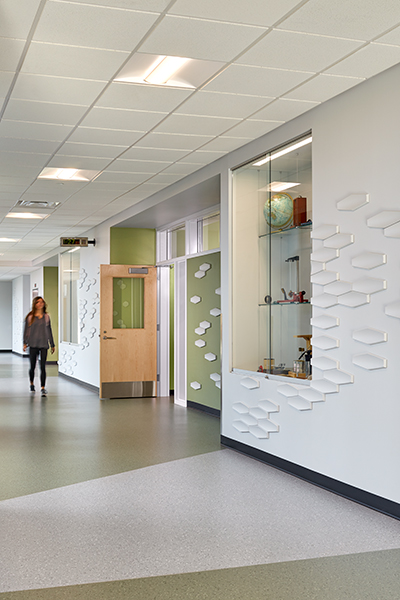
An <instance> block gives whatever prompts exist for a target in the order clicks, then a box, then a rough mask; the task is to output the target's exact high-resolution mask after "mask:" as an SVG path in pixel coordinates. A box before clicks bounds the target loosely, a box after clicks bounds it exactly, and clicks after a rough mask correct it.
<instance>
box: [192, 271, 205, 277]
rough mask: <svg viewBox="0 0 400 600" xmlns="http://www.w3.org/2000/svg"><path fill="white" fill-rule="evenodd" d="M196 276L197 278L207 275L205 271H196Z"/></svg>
mask: <svg viewBox="0 0 400 600" xmlns="http://www.w3.org/2000/svg"><path fill="white" fill-rule="evenodd" d="M194 276H195V277H196V279H203V277H205V276H206V274H205V272H204V271H196V273H195V274H194Z"/></svg>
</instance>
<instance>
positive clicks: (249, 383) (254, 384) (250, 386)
mask: <svg viewBox="0 0 400 600" xmlns="http://www.w3.org/2000/svg"><path fill="white" fill-rule="evenodd" d="M240 385H242V386H243V387H245V388H246V389H247V390H255V389H257V388H259V387H260V381H259V380H258V379H254V378H253V377H243V379H241V380H240Z"/></svg>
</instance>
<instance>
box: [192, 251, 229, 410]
mask: <svg viewBox="0 0 400 600" xmlns="http://www.w3.org/2000/svg"><path fill="white" fill-rule="evenodd" d="M205 263H207V264H209V265H211V268H210V269H208V270H207V271H205V276H204V277H202V278H201V279H199V278H197V277H195V273H196V272H198V271H199V270H200V269H199V268H200V265H203V264H205ZM220 285H221V283H220V253H219V252H217V253H215V254H208V255H206V256H200V257H196V258H190V259H189V260H188V261H187V399H188V401H191V402H196V403H197V404H201V405H203V406H207V407H209V408H213V409H217V410H220V409H221V390H220V389H219V388H218V387H217V386H216V385H215V382H214V381H213V380H212V379H210V375H211V374H212V373H218V374H220V373H221V356H220V353H221V317H219V316H218V317H213V316H212V315H210V310H212V309H213V308H218V309H220V308H221V296H220V295H218V294H216V293H215V290H217V289H218V288H219V287H220ZM193 296H199V297H200V298H201V302H198V303H197V304H194V303H193V302H191V301H190V298H192V297H193ZM202 321H208V322H209V323H210V324H211V327H209V328H207V329H206V332H205V334H204V335H198V334H196V333H195V329H196V328H198V327H200V323H201V322H202ZM196 340H203V341H204V342H205V343H206V345H205V346H204V347H203V348H198V347H197V346H195V341H196ZM209 352H211V353H213V354H215V355H216V357H217V359H216V360H214V361H212V362H209V361H208V360H206V359H205V358H204V355H205V354H207V353H209ZM193 381H198V382H199V383H200V384H201V389H199V390H194V389H193V388H192V387H191V385H190V384H191V382H193Z"/></svg>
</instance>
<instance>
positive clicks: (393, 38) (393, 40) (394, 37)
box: [376, 27, 400, 46]
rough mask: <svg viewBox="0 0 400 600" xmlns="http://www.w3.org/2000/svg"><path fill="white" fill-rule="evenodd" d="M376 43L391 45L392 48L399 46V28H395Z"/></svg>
mask: <svg viewBox="0 0 400 600" xmlns="http://www.w3.org/2000/svg"><path fill="white" fill-rule="evenodd" d="M376 41H377V42H378V43H379V44H392V45H393V46H400V27H396V28H395V29H393V30H392V31H390V33H386V34H385V35H383V36H382V37H380V38H379V39H377V40H376Z"/></svg>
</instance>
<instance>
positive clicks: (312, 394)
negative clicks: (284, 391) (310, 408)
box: [299, 387, 325, 402]
mask: <svg viewBox="0 0 400 600" xmlns="http://www.w3.org/2000/svg"><path fill="white" fill-rule="evenodd" d="M299 396H300V398H303V399H304V400H307V401H308V402H324V401H325V395H324V394H322V393H321V392H319V391H318V390H316V389H314V388H311V387H306V388H304V390H300V391H299Z"/></svg>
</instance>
